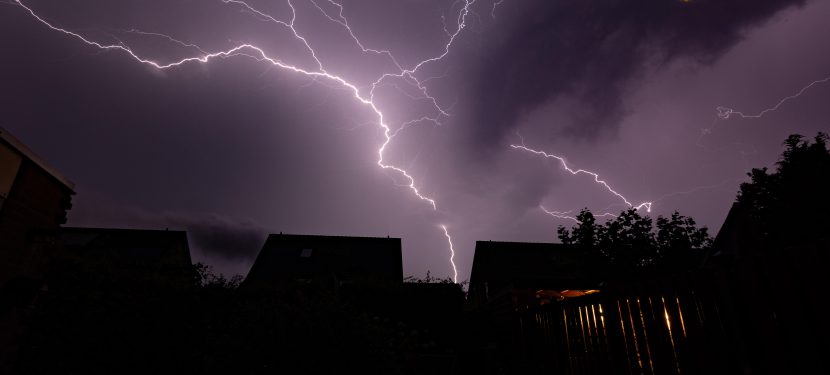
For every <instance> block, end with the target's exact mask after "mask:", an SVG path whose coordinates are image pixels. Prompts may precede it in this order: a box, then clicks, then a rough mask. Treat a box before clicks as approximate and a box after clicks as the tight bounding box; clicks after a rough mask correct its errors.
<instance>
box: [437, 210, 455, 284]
mask: <svg viewBox="0 0 830 375" xmlns="http://www.w3.org/2000/svg"><path fill="white" fill-rule="evenodd" d="M441 229H443V230H444V236H446V237H447V242H448V243H449V244H450V264H452V272H453V275H452V281H453V282H454V283H458V269H456V268H455V249H453V246H452V237H450V232H448V231H447V226H446V225H443V224H442V225H441Z"/></svg>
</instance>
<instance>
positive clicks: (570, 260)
mask: <svg viewBox="0 0 830 375" xmlns="http://www.w3.org/2000/svg"><path fill="white" fill-rule="evenodd" d="M588 267H589V265H588V264H587V263H586V259H585V257H584V255H583V254H582V252H580V251H579V250H578V249H576V248H574V247H571V246H566V245H562V244H554V243H527V242H495V241H477V242H476V249H475V256H474V257H473V270H472V274H471V275H470V284H471V285H479V284H482V283H484V282H486V283H488V285H489V287H490V288H497V287H501V286H504V285H508V284H514V285H519V286H528V287H539V288H544V287H551V288H558V287H565V288H591V287H593V286H594V283H593V282H591V280H588V275H587V272H586V270H587V268H588Z"/></svg>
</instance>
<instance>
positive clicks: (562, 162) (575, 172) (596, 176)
mask: <svg viewBox="0 0 830 375" xmlns="http://www.w3.org/2000/svg"><path fill="white" fill-rule="evenodd" d="M510 147H511V148H513V149H516V150H522V151H526V152H529V153H532V154H535V155H539V156H542V157H545V158H550V159H556V160H558V161H559V164H560V165H561V166H562V168H563V169H565V170H566V171H567V172H568V173H570V174H572V175H574V176H576V175H578V174H585V175H589V176H591V177H592V178H593V179H594V182H595V183H597V184H599V185H600V186H602V187H604V188H605V190H607V191H608V192H609V193H611V194H612V195H614V196H615V197H617V198H619V199H620V200H621V201H622V202H623V203H625V205H627V206H628V207H631V208H634V209H636V210H640V209H643V208H645V209H646V212H651V205H652V204H653V202H641V203H639V204H637V205H635V204H633V203H631V202H630V201H629V200H628V199H627V198H626V197H624V196H623V195H622V194H620V193H619V192H617V191H616V190H614V189H613V188H612V187H611V185H609V184H608V183H607V182H606V181H605V180H602V179H600V177H599V174H598V173H596V172H591V171H588V170H585V169H573V168H571V167H570V166H569V165H568V163H567V162H566V161H565V158H564V157H561V156H557V155H553V154H549V153H547V152H544V151H539V150H534V149H532V148H529V147H526V146H525V145H524V144H521V145H517V144H511V145H510ZM540 208H541V209H542V210H543V211H545V213H547V214H548V215H551V216H553V217H556V218H560V219H568V220H574V221H577V220H576V218H575V217H574V216H572V215H571V213H572V211H550V210H548V209H546V208H544V207H542V206H540ZM596 217H615V215H613V214H611V213H609V212H604V213H602V214H599V215H596Z"/></svg>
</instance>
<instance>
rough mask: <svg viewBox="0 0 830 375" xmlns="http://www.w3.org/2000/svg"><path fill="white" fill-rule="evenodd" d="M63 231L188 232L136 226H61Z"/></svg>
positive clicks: (185, 232)
mask: <svg viewBox="0 0 830 375" xmlns="http://www.w3.org/2000/svg"><path fill="white" fill-rule="evenodd" d="M61 230H62V231H67V230H69V231H89V232H93V231H94V232H136V233H138V232H163V233H171V234H187V231H184V230H169V229H135V228H97V227H61Z"/></svg>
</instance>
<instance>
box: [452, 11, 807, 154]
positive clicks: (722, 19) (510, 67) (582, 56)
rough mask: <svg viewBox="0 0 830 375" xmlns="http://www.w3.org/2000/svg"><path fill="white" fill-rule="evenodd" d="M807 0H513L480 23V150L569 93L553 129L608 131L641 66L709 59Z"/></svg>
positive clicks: (474, 108)
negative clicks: (482, 26)
mask: <svg viewBox="0 0 830 375" xmlns="http://www.w3.org/2000/svg"><path fill="white" fill-rule="evenodd" d="M804 2H805V1H804V0H760V1H759V0H734V1H720V0H689V1H681V0H645V1H625V0H565V1H546V0H539V1H516V2H511V3H508V4H504V6H503V7H499V8H498V11H499V12H500V13H499V14H498V17H497V18H496V20H494V21H493V22H492V23H491V24H489V25H487V27H485V30H486V32H485V36H484V38H486V39H487V40H488V44H487V45H486V46H485V47H483V51H481V52H478V53H479V55H478V56H476V58H477V60H478V61H477V62H478V64H477V65H474V68H472V69H471V70H470V71H471V73H470V75H469V76H468V81H469V82H472V84H471V85H470V90H469V92H468V93H467V95H468V98H469V102H468V103H471V104H470V106H469V107H468V108H466V110H468V111H469V112H470V113H472V114H473V115H472V121H471V122H470V124H473V126H475V129H474V130H473V131H471V132H469V134H473V135H474V137H476V141H477V143H478V145H477V147H478V149H479V150H488V149H491V148H492V146H493V145H494V144H495V143H498V142H499V141H500V140H501V139H502V138H503V137H504V136H505V134H508V133H509V132H510V131H511V130H513V129H514V128H515V126H516V124H517V122H518V120H519V119H520V118H521V117H522V116H523V115H525V114H526V113H528V112H529V111H531V110H533V109H535V108H537V107H539V106H541V105H543V104H547V103H555V102H556V101H566V105H563V106H562V107H563V108H564V109H565V110H566V111H567V114H566V116H565V117H566V118H567V122H566V123H560V124H558V125H556V127H557V130H558V131H557V132H556V133H555V135H562V136H568V137H573V138H595V137H598V136H601V135H608V133H611V134H613V132H614V131H615V130H616V129H617V127H618V126H619V124H620V122H621V120H622V118H623V117H624V116H625V115H626V113H627V109H626V108H625V106H624V100H623V99H624V96H625V95H626V94H627V90H630V88H631V83H632V81H634V80H636V79H637V77H638V74H640V73H641V72H643V71H644V70H646V69H654V68H659V67H660V66H663V65H665V64H667V63H669V62H671V61H672V60H675V59H691V60H694V61H695V62H697V63H700V64H709V63H712V62H714V61H716V59H717V58H718V57H719V56H721V55H722V54H723V53H724V52H725V51H727V50H728V49H729V48H730V47H731V46H732V45H734V44H735V43H736V42H738V41H739V40H741V38H742V36H743V35H744V33H745V32H746V31H747V30H748V29H750V28H752V27H755V26H758V25H761V24H763V23H764V21H766V20H768V19H769V18H770V17H771V16H773V15H774V14H776V13H777V12H779V11H781V10H783V9H785V8H788V7H792V6H799V5H803V4H804Z"/></svg>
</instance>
